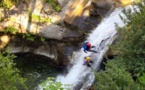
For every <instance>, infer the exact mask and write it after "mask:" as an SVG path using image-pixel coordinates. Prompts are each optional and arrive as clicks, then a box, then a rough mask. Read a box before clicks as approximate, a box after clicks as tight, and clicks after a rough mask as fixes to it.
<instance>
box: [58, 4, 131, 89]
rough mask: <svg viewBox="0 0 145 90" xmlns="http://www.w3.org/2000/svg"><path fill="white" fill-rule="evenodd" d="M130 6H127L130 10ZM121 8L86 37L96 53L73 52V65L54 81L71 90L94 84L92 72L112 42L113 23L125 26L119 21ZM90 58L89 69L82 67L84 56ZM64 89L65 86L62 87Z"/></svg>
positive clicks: (114, 34) (114, 33)
mask: <svg viewBox="0 0 145 90" xmlns="http://www.w3.org/2000/svg"><path fill="white" fill-rule="evenodd" d="M131 7H132V6H127V7H125V8H126V9H127V8H131ZM122 9H123V8H116V9H115V10H114V12H112V13H111V14H110V15H109V16H108V17H106V18H104V19H103V20H102V22H101V23H100V24H99V25H98V27H97V28H96V29H94V30H93V31H92V33H91V34H90V35H89V36H88V38H87V40H86V41H88V42H90V43H91V44H92V45H93V46H95V50H96V51H97V52H98V53H93V52H87V53H84V52H83V48H81V49H80V50H79V51H77V52H75V55H74V57H73V58H72V60H71V61H72V62H71V64H72V65H73V66H72V67H71V68H70V69H69V71H68V73H67V74H66V75H58V76H57V78H56V81H59V82H61V83H62V84H70V85H69V86H68V88H70V89H71V90H88V87H90V86H91V85H92V83H93V82H94V78H95V76H94V71H96V70H97V69H98V67H99V65H100V63H101V61H102V58H103V55H104V54H105V53H106V51H107V50H108V48H109V45H111V44H112V42H113V41H114V39H115V37H116V35H117V31H116V27H115V23H117V24H118V26H119V27H123V26H125V24H124V23H123V22H122V21H121V19H120V17H119V14H120V15H121V16H123V13H122ZM90 55H91V56H92V57H91V60H92V61H93V63H92V64H91V67H88V66H86V65H83V60H84V57H85V56H90ZM64 87H66V86H64Z"/></svg>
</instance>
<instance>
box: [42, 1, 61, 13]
mask: <svg viewBox="0 0 145 90" xmlns="http://www.w3.org/2000/svg"><path fill="white" fill-rule="evenodd" d="M44 1H45V2H48V3H49V4H50V5H51V6H52V8H54V9H55V10H56V11H58V12H60V11H61V7H60V6H59V5H57V3H56V2H55V0H44Z"/></svg>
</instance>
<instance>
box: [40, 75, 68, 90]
mask: <svg viewBox="0 0 145 90" xmlns="http://www.w3.org/2000/svg"><path fill="white" fill-rule="evenodd" d="M40 86H41V87H42V88H43V90H64V89H65V90H69V89H68V88H63V87H62V86H63V85H62V84H61V83H60V82H55V81H54V78H53V77H49V78H47V80H46V81H45V82H43V83H42V84H41V85H40ZM66 86H67V85H66ZM68 86H69V85H68Z"/></svg>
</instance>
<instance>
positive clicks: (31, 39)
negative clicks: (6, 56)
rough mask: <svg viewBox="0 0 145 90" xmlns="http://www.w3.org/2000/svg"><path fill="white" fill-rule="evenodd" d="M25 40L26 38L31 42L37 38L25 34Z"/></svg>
mask: <svg viewBox="0 0 145 90" xmlns="http://www.w3.org/2000/svg"><path fill="white" fill-rule="evenodd" d="M23 38H26V39H27V40H29V41H34V40H35V39H36V36H34V35H32V34H29V33H25V34H23Z"/></svg>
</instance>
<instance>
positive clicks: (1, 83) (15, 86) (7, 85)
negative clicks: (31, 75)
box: [0, 51, 26, 90]
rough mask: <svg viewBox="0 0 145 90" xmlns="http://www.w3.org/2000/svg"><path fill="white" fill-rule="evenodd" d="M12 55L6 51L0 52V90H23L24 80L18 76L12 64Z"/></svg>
mask: <svg viewBox="0 0 145 90" xmlns="http://www.w3.org/2000/svg"><path fill="white" fill-rule="evenodd" d="M14 58H15V56H14V55H12V54H9V52H8V51H6V52H0V72H1V73H0V90H23V89H26V86H25V85H24V82H25V79H24V78H22V77H20V76H19V70H18V69H17V68H15V63H13V59H14Z"/></svg>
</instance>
